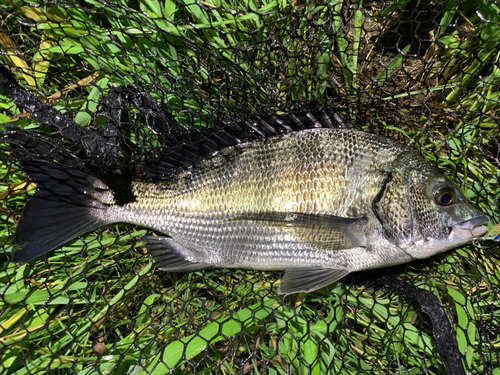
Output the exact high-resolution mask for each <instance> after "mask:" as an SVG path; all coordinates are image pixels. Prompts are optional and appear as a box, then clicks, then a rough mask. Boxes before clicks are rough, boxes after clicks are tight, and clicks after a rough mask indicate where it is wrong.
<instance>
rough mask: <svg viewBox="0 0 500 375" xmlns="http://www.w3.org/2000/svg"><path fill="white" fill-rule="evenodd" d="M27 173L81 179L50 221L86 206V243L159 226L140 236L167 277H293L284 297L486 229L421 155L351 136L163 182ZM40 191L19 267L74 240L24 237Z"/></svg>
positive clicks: (248, 149)
mask: <svg viewBox="0 0 500 375" xmlns="http://www.w3.org/2000/svg"><path fill="white" fill-rule="evenodd" d="M23 166H24V169H25V171H26V173H27V174H28V175H30V176H32V175H35V174H36V175H37V177H36V178H35V177H34V176H33V177H32V178H34V179H35V181H36V182H37V186H38V191H39V192H42V193H43V192H45V193H46V194H45V195H47V194H48V193H47V191H48V189H47V188H48V187H49V186H52V187H53V185H54V184H53V183H50V181H51V180H50V178H45V177H43V176H44V173H45V175H47V174H49V175H50V174H54V173H53V172H54V169H57V170H58V173H60V174H63V175H64V173H66V174H68V173H69V174H71V173H73V174H74V175H78V176H79V178H80V180H79V181H78V182H77V183H73V182H71V181H70V180H71V179H70V178H67V181H65V182H63V180H64V178H60V179H59V183H66V184H69V185H71V184H74V185H75V186H70V187H71V189H70V190H72V191H73V193H74V192H78V193H79V195H78V194H72V195H71V197H68V196H67V195H65V196H63V197H62V198H64V199H62V200H63V201H65V203H64V204H62V205H60V207H54V202H57V200H58V199H59V198H61V196H59V197H54V196H52V195H49V196H50V199H49V200H50V202H52V203H51V204H52V208H51V209H50V210H51V212H49V216H50V217H52V216H51V215H52V213H56V212H61V211H62V210H65V211H67V210H68V208H70V206H72V205H73V206H77V205H78V207H79V209H78V210H74V212H73V213H72V214H73V216H74V217H75V219H77V218H78V221H79V223H80V224H81V225H80V228H81V230H83V231H81V232H80V233H79V234H82V233H84V232H86V231H89V230H92V229H95V228H98V227H100V226H102V225H105V224H110V223H117V222H127V223H133V224H137V225H141V226H145V227H148V228H152V229H154V230H156V231H158V232H161V233H163V234H165V235H167V236H168V237H162V236H148V237H146V238H144V243H145V245H146V247H147V248H148V249H149V250H150V252H151V254H152V255H153V257H154V258H155V259H156V261H157V263H158V266H159V267H160V268H161V269H165V270H169V271H192V270H195V269H203V268H211V267H229V268H254V269H261V270H287V272H286V274H285V277H284V279H283V281H282V284H281V286H280V291H281V292H283V293H287V294H288V293H295V292H298V291H311V290H314V289H317V288H320V287H322V286H325V285H328V284H329V283H331V282H333V281H335V280H337V279H339V278H341V277H343V276H344V275H346V274H348V273H350V272H354V271H359V270H365V269H373V268H379V267H385V266H391V265H396V264H401V263H405V262H408V261H411V260H412V259H416V258H425V257H429V256H432V255H434V254H436V253H439V252H442V251H445V250H447V249H449V248H452V247H455V246H457V245H459V244H462V243H466V242H468V241H470V238H471V231H472V229H474V230H475V233H480V234H483V233H484V232H485V231H486V229H485V227H484V225H485V224H486V223H487V218H486V217H485V216H484V214H482V212H481V211H480V210H478V209H477V208H475V207H474V206H473V205H472V204H471V203H470V202H468V201H467V200H466V198H465V197H464V196H463V194H462V193H461V191H460V189H459V188H458V187H457V186H456V185H454V184H453V183H451V182H450V181H449V180H448V179H446V177H445V176H444V175H443V174H442V173H441V172H439V171H438V170H437V169H436V168H435V167H434V166H432V165H431V164H430V163H428V162H427V161H426V160H424V159H423V158H422V157H421V156H420V155H418V154H417V153H416V152H415V151H413V150H411V149H410V148H409V147H407V146H405V145H403V144H400V143H397V142H395V141H392V140H390V139H388V138H385V137H381V136H378V135H375V134H370V133H365V132H359V131H356V130H352V129H323V128H320V129H308V130H303V131H300V132H292V133H288V134H284V135H281V136H274V137H271V138H264V139H261V140H257V141H252V142H247V143H244V144H242V145H238V146H233V147H230V148H227V149H223V150H221V151H219V152H217V153H216V154H215V155H213V156H212V157H210V158H206V159H204V160H202V161H200V162H198V163H196V164H194V165H193V166H191V167H189V168H188V169H186V170H185V171H183V172H181V173H180V174H178V175H177V176H176V177H175V179H174V180H173V181H166V182H161V183H144V182H127V181H124V179H123V177H120V176H117V175H114V176H98V175H95V174H91V173H88V174H87V175H85V172H82V171H84V169H82V168H80V169H78V168H76V171H73V170H72V169H71V168H70V169H68V168H66V169H64V171H62V170H61V169H62V168H59V169H58V167H57V164H56V165H54V164H51V163H47V164H45V165H44V168H46V169H47V171H48V173H46V172H47V171H45V172H42V173H40V172H39V170H40V167H39V166H34V165H33V163H31V164H30V163H29V162H28V163H26V162H24V163H23ZM80 175H82V176H84V177H83V180H84V181H81V180H82V177H81V176H80ZM67 177H71V176H67ZM37 179H38V181H37ZM117 181H118V182H117ZM111 185H113V186H111ZM436 189H437V190H436ZM443 191H444V192H445V193H444V194H450V195H453V198H454V201H453V202H452V203H451V204H449V205H440V204H438V202H436V194H442V192H443ZM42 193H38V192H37V194H39V195H40V197H39V198H38V201H37V200H36V199H37V195H35V199H34V200H33V201H35V202H34V203H32V202H33V201H32V202H30V203H29V204H28V205H27V212H24V211H23V214H22V216H21V220H20V223H19V226H18V230H17V232H16V237H15V239H14V242H15V243H18V244H20V245H21V248H20V249H18V250H17V251H16V253H15V255H14V257H15V258H16V257H17V259H18V260H20V261H26V260H29V259H32V258H34V256H33V255H35V256H37V255H36V254H38V255H40V252H42V253H44V252H48V251H50V250H51V249H53V248H54V247H57V246H59V245H61V244H63V243H65V242H67V241H68V240H69V239H71V238H69V237H68V236H67V235H65V236H64V235H60V236H59V242H60V243H59V244H57V245H56V246H54V243H55V242H57V241H55V240H54V239H52V240H51V241H45V242H44V240H43V239H42V241H40V239H39V238H36V237H37V236H34V235H30V234H28V233H27V228H28V226H29V225H32V224H33V218H31V217H30V215H29V214H30V212H29V211H30V209H29V207H30V205H32V204H33V207H35V206H36V207H37V209H38V210H43V209H44V208H43V207H44V204H43V202H41V200H42V199H46V198H43V197H42V196H43V195H44V194H42ZM63 195H64V194H63ZM124 197H125V198H124ZM59 200H60V199H59ZM68 201H69V203H68ZM37 202H38V203H37ZM32 211H34V209H33V210H32ZM46 216H47V215H46ZM53 221H54V222H53V223H51V222H50V220H49V222H48V223H46V224H44V225H45V229H44V230H45V231H48V232H50V233H55V232H57V233H61V232H62V231H63V229H60V228H59V229H58V228H56V227H57V226H60V225H61V223H60V222H58V221H57V219H54V220H53ZM483 227H484V231H483ZM481 232H482V233H481ZM39 234H40V233H39ZM71 234H72V236H74V231H72V232H71ZM52 236H53V237H55V235H54V234H52ZM61 241H64V242H61ZM37 243H38V249H37V252H35V251H33V247H34V244H37ZM40 245H42V246H40ZM48 247H50V248H48Z"/></svg>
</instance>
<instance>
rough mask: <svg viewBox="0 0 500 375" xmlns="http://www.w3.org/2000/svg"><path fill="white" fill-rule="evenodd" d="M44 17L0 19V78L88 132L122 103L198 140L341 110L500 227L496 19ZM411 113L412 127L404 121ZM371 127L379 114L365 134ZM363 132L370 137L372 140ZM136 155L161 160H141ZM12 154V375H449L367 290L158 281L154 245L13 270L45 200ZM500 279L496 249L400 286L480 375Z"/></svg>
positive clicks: (473, 250) (470, 4)
mask: <svg viewBox="0 0 500 375" xmlns="http://www.w3.org/2000/svg"><path fill="white" fill-rule="evenodd" d="M44 3H45V2H43V1H35V0H34V1H31V2H30V4H31V6H28V5H26V3H23V2H21V1H17V0H12V1H8V2H4V3H2V4H0V10H1V11H2V13H0V15H2V17H3V16H4V15H6V14H11V16H9V17H7V16H5V17H4V18H3V19H2V25H3V26H2V30H3V31H4V32H1V33H0V51H2V54H1V55H0V61H1V62H2V63H3V64H4V65H6V66H10V67H11V68H13V70H14V71H15V72H16V74H17V79H18V82H19V83H20V84H21V85H22V86H24V87H27V88H30V89H32V90H35V91H36V93H37V95H38V97H39V98H41V99H42V100H45V101H47V102H50V104H51V105H52V106H53V107H54V108H56V109H58V110H60V111H61V112H63V113H65V114H66V115H67V116H69V117H70V118H72V119H74V121H75V122H76V123H78V124H79V125H81V126H88V127H91V128H95V129H99V127H100V126H101V125H102V124H103V123H104V122H105V117H104V114H103V106H102V101H103V98H104V97H105V95H106V94H107V93H108V92H109V90H110V89H111V88H112V87H118V86H122V85H131V86H134V87H138V88H139V89H140V90H141V91H144V92H147V93H149V94H150V95H151V96H152V97H153V98H155V99H156V100H158V102H159V103H162V104H163V105H165V107H166V108H168V109H169V110H171V111H172V113H173V114H174V116H175V118H176V120H177V121H179V122H181V123H183V124H185V125H189V126H200V127H201V126H209V124H210V122H209V121H210V120H209V119H210V115H213V114H215V115H216V116H217V117H220V118H221V119H225V118H230V117H231V115H232V114H234V113H236V114H237V115H239V116H244V115H245V113H248V111H259V110H262V109H267V110H276V111H280V110H283V109H285V108H286V107H287V106H288V107H289V106H290V105H291V104H293V103H296V102H319V103H334V105H335V104H339V105H340V104H342V105H341V107H342V108H345V109H346V113H348V114H349V116H350V117H351V120H352V121H353V122H354V123H355V124H356V126H358V127H360V128H362V127H363V128H365V129H366V130H372V131H377V132H383V133H386V134H389V135H391V136H392V137H394V138H398V139H400V140H401V141H403V142H406V143H408V144H411V145H412V146H413V147H415V148H416V149H418V150H420V152H421V153H422V154H423V155H424V156H425V157H426V158H427V159H429V160H431V161H432V162H434V163H436V164H437V165H438V166H439V167H440V168H442V169H443V170H446V171H449V172H450V175H451V177H452V178H453V179H455V181H456V182H458V183H459V184H461V186H462V187H463V189H464V191H465V192H466V195H467V197H468V198H469V199H472V200H474V201H476V202H477V203H478V204H479V205H480V206H481V208H482V209H483V210H484V211H485V212H487V213H488V214H489V215H490V217H491V218H492V222H491V226H493V224H494V223H493V220H496V221H498V220H499V219H500V217H499V212H500V205H499V201H500V184H499V181H500V167H499V165H498V152H499V143H498V139H499V127H498V118H499V108H500V97H499V95H500V69H499V68H498V62H499V58H500V18H499V17H500V16H499V12H500V9H499V8H498V5H495V4H494V3H490V2H479V1H474V0H469V1H465V2H457V1H448V2H445V3H444V4H443V6H442V8H439V10H442V12H441V13H439V17H440V18H438V19H436V20H435V22H428V19H429V15H432V14H434V16H435V14H436V13H432V12H430V11H431V10H432V8H433V7H435V5H432V4H431V3H430V2H429V3H427V2H423V3H419V8H417V9H414V8H415V2H414V1H408V0H402V1H399V2H396V1H392V2H389V3H386V7H385V8H382V7H381V5H380V4H378V3H375V2H373V3H367V2H366V1H364V2H363V3H361V1H360V2H358V3H356V2H353V3H350V4H347V5H346V4H345V3H341V2H340V1H338V0H331V1H330V2H329V3H323V4H317V3H308V4H304V3H303V2H302V1H287V0H271V1H267V0H261V1H255V0H248V1H235V0H205V1H202V2H199V1H194V0H193V1H186V0H181V1H171V0H165V1H159V0H147V1H133V0H130V1H126V0H118V1H115V2H113V4H110V3H109V2H104V1H95V0H87V1H80V2H78V3H77V2H75V4H74V5H73V6H68V5H54V4H50V5H44ZM36 4H39V6H38V5H37V6H35V5H36ZM77 4H80V5H77ZM476 10H477V11H478V12H476ZM479 15H481V17H480V16H479ZM419 17H420V18H419ZM483 19H484V20H486V21H487V22H485V21H483ZM21 22H22V23H21ZM419 22H420V23H421V24H422V25H423V27H422V28H415V29H412V31H413V32H414V33H415V35H418V37H419V38H420V40H427V42H425V43H419V42H418V41H417V40H416V39H408V38H403V40H402V41H401V42H400V41H399V40H397V38H395V37H394V36H392V39H391V35H398V34H397V33H401V31H402V30H403V29H405V28H407V26H408V25H409V26H411V27H415V25H417V24H419ZM398 25H402V26H401V28H398ZM452 25H455V26H452ZM409 26H408V27H409ZM381 29H384V30H386V32H387V34H385V36H384V35H382V34H381V33H380V30H381ZM429 35H430V36H432V39H435V40H436V41H438V42H439V43H430V42H429ZM375 41H377V45H376V44H375ZM394 46H397V48H395V47H394ZM384 48H385V49H384ZM386 50H387V51H386ZM417 53H418V54H420V56H424V57H425V58H417V57H416V56H417ZM424 102H425V105H426V106H427V107H426V108H427V109H428V110H424V109H423V107H424V105H423V103H424ZM387 103H391V104H393V107H387V106H386V104H387ZM416 103H419V105H420V107H419V108H420V109H419V111H416V112H412V110H413V109H415V106H416ZM366 108H373V110H371V111H368V112H367V113H366V115H365V116H363V113H362V112H363V111H366ZM387 108H392V110H387ZM0 109H1V110H0V123H10V124H14V125H16V126H20V127H23V128H40V129H42V130H53V129H51V128H50V127H48V126H46V125H42V124H39V123H37V122H35V121H33V120H31V119H28V118H27V117H26V116H24V114H25V109H23V108H20V107H18V106H16V105H15V104H14V103H12V102H11V101H10V99H8V98H7V97H5V96H4V95H1V94H0ZM391 111H392V112H391ZM417 113H418V114H419V115H416V114H417ZM431 114H432V116H431ZM134 116H136V117H134ZM366 116H370V118H371V119H372V120H373V121H372V122H371V123H369V122H368V121H366V122H363V119H366V118H367V117H366ZM129 117H130V118H131V120H130V119H129V120H128V121H129V123H127V122H125V123H126V125H125V128H124V129H123V132H124V134H125V135H126V136H127V137H128V138H129V139H130V140H131V144H132V146H131V147H132V148H134V147H135V151H136V152H137V153H138V155H146V156H147V155H155V154H157V153H158V152H160V151H161V150H160V148H159V147H155V146H156V145H157V144H158V143H159V141H160V140H159V139H158V138H157V135H156V134H155V132H154V131H152V130H151V129H150V128H149V127H148V126H144V128H141V129H140V131H139V130H138V129H135V128H133V126H131V125H130V122H131V121H132V122H133V121H134V118H135V119H137V121H138V122H139V123H141V121H142V120H144V117H141V115H140V113H139V112H138V111H137V110H136V109H131V110H130V112H129ZM141 124H142V123H141ZM127 126H128V127H127ZM140 139H147V140H148V141H147V146H148V147H150V148H148V149H139V147H140V145H141V144H142V142H140ZM0 153H1V154H0V158H1V160H2V163H0V176H1V177H2V180H1V182H0V198H1V199H2V205H1V206H0V218H1V220H2V225H1V226H0V241H2V243H3V252H0V366H1V367H0V369H1V371H2V372H3V373H5V374H16V375H21V374H25V373H26V374H28V373H38V372H39V373H43V372H46V369H47V368H49V369H51V370H52V371H53V372H57V373H61V374H62V373H69V372H70V371H71V372H75V373H78V374H82V375H83V374H93V373H97V371H100V373H107V374H122V373H130V374H146V373H149V372H152V373H153V374H164V373H166V372H168V369H174V370H173V372H174V373H176V374H188V373H192V372H193V369H196V370H197V371H198V372H199V373H203V374H215V373H223V374H237V373H238V374H239V373H242V372H243V373H245V374H263V373H269V374H286V373H287V371H288V370H289V371H290V372H291V373H293V374H303V373H311V374H325V373H327V369H329V371H330V373H332V374H337V373H338V374H355V373H360V374H372V373H393V374H400V373H401V374H402V373H405V374H407V373H409V374H415V375H416V374H423V373H427V372H428V373H430V374H443V373H444V367H443V364H442V359H441V356H440V355H439V353H438V352H437V350H436V348H435V343H434V338H433V335H432V329H431V328H430V327H429V326H428V324H427V323H425V322H424V321H423V316H422V315H421V313H419V312H418V309H417V306H416V305H414V304H411V303H409V301H404V300H402V299H400V298H398V297H397V296H394V295H388V294H386V293H384V292H383V290H382V289H379V288H376V287H375V285H373V283H363V282H360V281H359V280H358V279H357V278H356V277H354V278H349V279H348V280H346V281H343V282H341V283H335V284H333V285H331V286H330V290H329V291H327V290H321V291H319V292H315V293H312V294H311V295H307V296H288V297H282V296H279V295H277V294H276V287H277V285H278V283H279V277H278V276H279V275H278V274H276V273H263V272H253V271H244V270H236V271H235V270H215V271H206V272H195V273H191V274H185V275H176V274H171V275H165V274H163V273H161V272H158V271H157V270H156V269H155V267H154V264H153V263H151V261H150V259H149V258H148V256H146V255H145V254H144V250H143V247H142V245H141V243H140V241H139V240H138V239H139V238H140V237H141V236H143V235H144V234H145V233H146V230H144V229H142V228H135V227H133V226H126V225H115V226H112V227H109V228H103V229H102V230H99V231H97V232H95V233H89V234H87V235H85V236H82V237H81V238H79V239H77V240H75V241H72V242H70V243H68V244H67V245H65V246H63V248H62V251H54V252H52V253H51V254H50V255H49V256H48V257H47V260H46V261H34V262H31V263H30V264H26V265H19V264H11V263H9V262H8V261H7V255H8V254H10V252H11V251H12V245H11V243H10V241H11V240H12V238H11V237H12V234H13V233H14V229H15V221H16V219H17V217H18V215H19V213H20V210H21V208H22V206H23V204H24V203H25V202H26V200H27V196H28V195H30V194H32V193H33V192H34V189H35V187H34V185H32V184H30V185H27V181H26V179H25V177H24V175H23V174H22V173H21V172H20V171H19V166H18V165H17V164H15V163H14V162H13V161H12V160H11V158H10V157H9V150H8V148H7V147H4V148H2V149H1V150H0ZM495 246H496V247H495ZM491 253H493V254H495V256H491V255H490V254H491ZM436 260H438V261H439V262H438V264H436V262H435V261H436ZM499 266H500V261H499V257H498V245H494V244H483V245H481V246H472V245H470V246H464V247H462V248H461V249H459V250H457V251H453V252H450V253H447V254H445V255H443V256H441V257H436V258H434V259H433V260H431V261H429V262H423V263H422V264H420V263H419V264H418V265H416V267H417V268H419V269H415V268H414V267H408V268H406V269H405V271H404V273H402V275H403V276H402V277H403V278H404V279H405V280H408V281H410V282H411V283H413V284H415V285H417V286H419V287H421V288H426V289H429V290H431V291H432V292H433V293H435V294H436V295H437V296H438V297H439V298H440V299H441V301H442V302H443V305H444V306H445V307H446V309H447V312H448V313H449V316H450V317H451V318H452V322H453V326H454V328H455V330H456V332H457V341H458V344H459V348H460V350H461V352H462V353H463V354H464V358H465V361H464V365H465V366H466V367H467V368H468V369H469V371H470V373H472V374H482V373H484V368H485V366H493V365H492V364H493V363H495V362H497V361H498V358H496V357H495V355H497V354H495V353H497V352H496V351H495V350H498V346H499V345H500V336H499V334H498V332H499V326H498V321H500V303H499V301H500V298H499V292H498V291H499V285H498V283H499V282H500V271H499ZM484 327H486V328H484ZM485 331H487V332H488V333H484V332H485ZM485 335H489V336H488V337H485ZM495 348H496V349H495ZM494 374H495V375H497V373H496V372H495V373H494Z"/></svg>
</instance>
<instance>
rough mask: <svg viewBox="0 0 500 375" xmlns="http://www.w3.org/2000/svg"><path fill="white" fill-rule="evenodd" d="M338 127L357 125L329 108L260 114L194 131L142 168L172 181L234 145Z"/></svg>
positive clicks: (155, 176)
mask: <svg viewBox="0 0 500 375" xmlns="http://www.w3.org/2000/svg"><path fill="white" fill-rule="evenodd" d="M335 127H336V128H352V127H353V126H352V125H351V124H350V123H349V122H348V121H346V120H345V119H344V118H343V117H342V115H340V114H339V113H337V112H335V111H334V110H333V109H332V108H329V107H326V108H321V107H317V108H310V109H299V110H294V111H290V112H288V113H285V114H262V115H257V114H256V115H253V116H251V117H250V118H249V119H248V120H244V121H240V122H237V123H231V124H228V125H226V126H223V127H221V128H213V129H203V130H193V131H192V133H191V142H189V143H185V144H183V145H181V146H178V147H176V148H174V149H172V150H171V151H170V152H168V153H166V154H164V155H162V156H161V157H159V158H155V159H150V160H147V161H146V162H144V164H143V165H142V168H141V170H142V172H143V173H145V174H147V175H149V176H150V177H153V178H155V179H160V180H171V179H172V178H173V177H175V176H176V175H177V174H178V173H180V172H182V171H183V170H185V169H186V168H187V167H189V166H191V165H193V164H195V163H196V162H198V161H200V160H202V159H205V158H208V157H210V156H212V155H213V154H214V153H216V152H217V151H220V150H222V149H225V148H228V147H231V146H235V145H238V144H241V143H244V142H250V141H254V140H258V139H262V138H266V137H273V136H277V135H280V134H285V133H290V132H294V131H300V130H304V129H314V128H335Z"/></svg>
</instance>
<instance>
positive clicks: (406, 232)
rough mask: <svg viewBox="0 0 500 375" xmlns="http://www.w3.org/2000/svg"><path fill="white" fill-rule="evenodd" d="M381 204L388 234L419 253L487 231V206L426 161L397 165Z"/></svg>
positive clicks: (421, 255) (419, 255)
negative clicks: (475, 201)
mask: <svg viewBox="0 0 500 375" xmlns="http://www.w3.org/2000/svg"><path fill="white" fill-rule="evenodd" d="M376 209H377V211H378V217H379V219H380V220H381V222H382V225H383V227H384V229H385V232H386V235H387V236H388V237H389V238H390V239H391V240H392V242H394V243H395V244H396V245H397V246H398V247H399V248H401V249H402V250H403V251H405V252H406V253H407V254H408V255H410V256H411V257H412V258H414V259H423V258H428V257H430V256H432V255H434V254H437V253H441V252H443V251H446V250H448V249H451V248H453V247H456V246H458V245H461V244H464V243H467V242H470V241H471V240H472V238H473V237H475V236H480V235H483V234H484V233H486V231H487V227H486V225H487V223H488V218H487V217H486V216H485V215H484V214H483V212H481V210H479V209H478V208H477V207H475V206H474V205H473V204H472V203H471V202H470V201H469V200H468V199H467V198H466V197H465V196H464V194H463V193H462V191H461V190H460V188H459V187H458V186H457V185H455V184H454V183H453V182H451V181H450V180H449V179H447V178H446V177H445V176H444V175H443V174H442V173H441V172H440V171H439V170H437V169H436V168H434V166H432V165H430V164H428V163H424V162H423V161H422V162H421V163H420V162H419V163H418V164H415V163H411V162H410V163H408V162H406V164H405V165H404V166H403V165H402V166H401V167H400V168H396V172H395V173H394V174H393V175H392V178H391V180H390V182H388V183H387V184H386V186H385V189H384V194H383V196H382V198H381V199H380V201H379V203H378V205H377V207H376Z"/></svg>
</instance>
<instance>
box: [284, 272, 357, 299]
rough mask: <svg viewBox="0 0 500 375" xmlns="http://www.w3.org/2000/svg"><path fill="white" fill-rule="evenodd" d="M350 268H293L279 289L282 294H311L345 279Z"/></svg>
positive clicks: (287, 273) (286, 274)
mask: <svg viewBox="0 0 500 375" xmlns="http://www.w3.org/2000/svg"><path fill="white" fill-rule="evenodd" d="M350 272H351V270H350V269H349V268H322V267H292V268H287V269H286V272H285V276H283V279H282V280H281V284H280V286H279V289H278V293H280V294H294V293H300V292H305V293H309V292H312V291H314V290H316V289H320V288H323V287H325V286H327V285H330V284H331V283H333V282H335V281H337V280H339V279H341V278H343V277H344V276H346V275H347V274H348V273H350Z"/></svg>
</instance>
